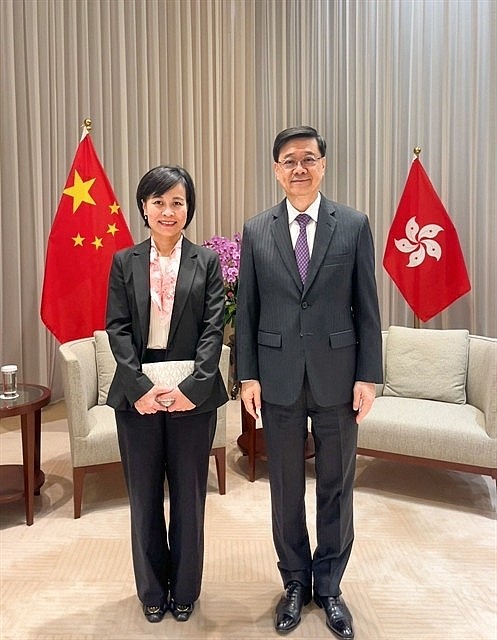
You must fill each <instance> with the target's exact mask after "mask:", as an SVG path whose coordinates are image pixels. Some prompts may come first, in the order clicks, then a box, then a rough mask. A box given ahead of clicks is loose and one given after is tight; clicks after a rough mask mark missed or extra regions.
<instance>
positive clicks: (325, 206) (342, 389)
mask: <svg viewBox="0 0 497 640" xmlns="http://www.w3.org/2000/svg"><path fill="white" fill-rule="evenodd" d="M235 337H236V367H237V378H238V379H239V380H248V379H256V380H259V381H260V383H261V387H262V398H263V400H264V401H266V402H269V403H272V404H280V405H285V406H288V405H290V404H293V403H294V402H295V401H296V400H297V398H298V396H299V393H300V391H301V389H302V384H303V379H304V372H307V376H308V380H309V384H310V387H311V391H312V393H313V396H314V399H315V401H316V402H317V403H318V404H319V405H320V406H332V405H337V404H344V403H347V402H351V401H352V389H353V385H354V382H355V381H357V380H360V381H363V382H378V383H379V382H381V381H382V364H381V358H382V356H381V324H380V315H379V309H378V299H377V292H376V281H375V271H374V247H373V240H372V236H371V231H370V227H369V222H368V219H367V217H366V216H365V215H364V214H363V213H360V212H358V211H355V210H354V209H351V208H350V207H346V206H344V205H341V204H337V203H335V202H331V201H330V200H327V199H326V198H324V197H321V203H320V208H319V214H318V222H317V227H316V234H315V239H314V246H313V250H312V256H311V261H310V264H309V270H308V275H307V279H306V282H305V285H304V286H303V285H302V282H301V280H300V276H299V273H298V270H297V264H296V261H295V255H294V252H293V248H292V242H291V238H290V231H289V225H288V213H287V206H286V200H283V201H282V202H281V203H280V204H278V205H276V206H275V207H272V208H271V209H268V210H267V211H264V212H262V213H260V214H259V215H257V216H255V217H254V218H252V219H250V220H249V221H247V222H246V223H245V225H244V229H243V237H242V250H241V264H240V279H239V289H238V306H237V313H236V331H235Z"/></svg>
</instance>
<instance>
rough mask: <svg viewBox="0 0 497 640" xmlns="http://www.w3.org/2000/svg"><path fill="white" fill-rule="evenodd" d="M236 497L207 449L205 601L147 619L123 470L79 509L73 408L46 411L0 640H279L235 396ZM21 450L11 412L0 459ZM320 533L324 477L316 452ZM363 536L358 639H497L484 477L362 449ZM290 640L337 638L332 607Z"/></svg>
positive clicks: (270, 558)
mask: <svg viewBox="0 0 497 640" xmlns="http://www.w3.org/2000/svg"><path fill="white" fill-rule="evenodd" d="M228 416H229V420H228V440H229V441H228V456H227V457H228V461H227V462H228V478H227V494H226V495H225V496H220V495H219V494H218V493H217V481H216V475H215V465H214V459H213V458H211V472H210V476H209V493H208V498H207V524H206V557H205V571H204V581H203V591H202V595H201V599H200V601H199V603H198V605H197V608H196V610H195V613H194V615H193V616H192V618H191V619H190V621H189V622H188V623H177V622H176V621H175V620H174V619H173V618H172V617H171V616H170V614H169V615H167V616H166V617H165V618H164V620H163V621H162V622H161V623H160V624H156V625H151V624H149V623H148V622H146V620H145V619H144V617H143V615H142V613H141V610H140V607H139V603H138V601H137V599H136V596H135V591H134V582H133V574H132V569H131V560H130V546H129V521H128V506H127V499H126V492H125V488H124V484H123V479H122V475H121V472H108V473H99V474H94V475H92V476H89V477H88V479H87V481H86V484H85V491H84V496H83V514H82V517H81V519H80V520H74V519H73V517H72V512H73V504H72V482H71V465H70V454H69V441H68V436H67V431H66V423H65V419H64V408H63V404H59V405H53V406H51V407H48V408H47V409H46V410H45V411H44V413H43V428H42V467H43V469H44V471H45V474H46V482H45V485H44V486H43V488H42V492H41V496H40V497H37V498H35V521H34V524H33V526H31V527H27V526H26V525H25V524H24V522H25V521H24V517H25V516H24V505H23V503H22V502H18V503H11V504H7V505H1V506H0V528H1V531H0V535H1V538H0V540H1V623H0V624H1V626H0V638H1V639H2V640H14V639H16V640H17V639H19V640H139V639H143V640H146V639H149V638H150V639H152V638H174V639H183V638H185V639H195V640H201V639H202V640H203V639H206V638H209V639H216V638H233V639H237V640H251V639H257V640H261V639H264V640H266V639H270V638H276V637H278V636H277V634H276V633H275V632H274V631H273V626H272V625H273V609H274V606H275V604H276V602H277V600H278V598H279V596H280V593H281V584H280V579H279V574H278V572H277V569H276V559H275V555H274V551H273V546H272V541H271V534H270V518H269V496H268V493H269V492H268V480H267V470H266V466H265V463H264V462H258V466H257V480H256V482H254V483H250V482H248V480H247V479H246V478H247V476H246V470H247V465H246V459H245V458H244V457H243V456H242V455H241V454H240V452H239V451H238V448H237V446H236V438H237V436H238V434H239V432H240V425H239V407H238V402H237V401H231V402H230V403H229V406H228ZM19 460H20V432H19V430H18V428H17V423H15V421H14V420H4V421H2V423H0V462H3V463H7V462H8V463H15V462H17V461H19ZM307 465H308V496H307V505H308V516H309V518H308V520H309V523H310V530H311V534H313V518H314V513H315V510H314V478H313V464H312V462H308V463H307ZM355 505H356V542H355V546H354V551H353V554H352V558H351V561H350V563H349V567H348V569H347V572H346V574H345V579H344V581H343V584H342V586H343V591H344V596H345V598H346V600H347V602H348V604H349V606H350V608H351V610H352V612H353V615H354V619H355V629H356V639H357V640H394V639H396V640H410V639H423V640H430V639H435V638H436V639H440V640H452V639H453V640H463V639H465V638H471V639H473V640H495V639H496V638H497V626H496V625H497V622H496V591H497V588H496V583H497V567H496V543H497V533H496V512H495V506H496V493H495V485H494V483H493V482H491V480H490V479H488V478H483V477H481V476H472V475H469V474H458V473H450V472H444V471H435V470H427V469H423V468H417V467H411V466H407V465H399V464H394V463H389V462H382V461H378V460H373V459H369V458H359V459H358V468H357V477H356V493H355ZM289 637H291V638H292V640H298V639H303V638H314V639H324V638H326V639H328V640H329V639H330V638H333V637H334V636H332V634H331V633H330V632H329V631H328V629H327V628H326V626H325V622H324V614H323V612H322V611H321V610H319V609H318V608H317V607H316V606H315V605H314V604H312V605H309V606H308V607H307V608H306V609H305V613H304V617H303V620H302V623H301V625H300V626H299V627H298V628H297V629H296V630H295V631H294V632H293V633H291V634H290V636H289Z"/></svg>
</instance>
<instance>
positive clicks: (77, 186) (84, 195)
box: [62, 170, 95, 213]
mask: <svg viewBox="0 0 497 640" xmlns="http://www.w3.org/2000/svg"><path fill="white" fill-rule="evenodd" d="M94 182H95V178H92V179H91V180H86V181H83V180H81V176H80V175H79V173H78V172H77V171H76V170H74V183H73V185H72V187H67V189H64V191H63V192H62V193H64V194H65V195H66V196H70V197H71V198H72V199H73V201H72V212H73V213H76V211H77V210H78V207H79V205H80V204H81V203H82V202H87V203H88V204H95V200H94V199H93V198H92V197H91V195H90V189H91V188H92V186H93V183H94Z"/></svg>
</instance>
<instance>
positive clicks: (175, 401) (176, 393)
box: [156, 387, 196, 413]
mask: <svg viewBox="0 0 497 640" xmlns="http://www.w3.org/2000/svg"><path fill="white" fill-rule="evenodd" d="M156 400H157V402H160V403H162V402H163V401H169V402H170V404H169V405H168V406H167V407H166V411H169V413H171V412H173V411H191V410H192V409H195V406H196V405H194V404H193V402H192V401H191V400H189V399H188V398H187V397H186V396H185V394H184V393H182V392H181V391H180V390H179V388H178V387H176V388H175V389H172V390H171V391H169V392H168V393H161V394H159V395H158V396H157V397H156ZM171 401H172V402H171Z"/></svg>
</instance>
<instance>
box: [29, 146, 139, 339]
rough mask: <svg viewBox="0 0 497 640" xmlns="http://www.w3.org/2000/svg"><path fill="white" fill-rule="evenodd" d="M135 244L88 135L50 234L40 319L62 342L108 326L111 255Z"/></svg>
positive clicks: (80, 149)
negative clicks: (106, 323) (108, 288)
mask: <svg viewBox="0 0 497 640" xmlns="http://www.w3.org/2000/svg"><path fill="white" fill-rule="evenodd" d="M132 244H133V238H132V237H131V234H130V232H129V229H128V226H127V224H126V221H125V219H124V217H123V215H122V212H121V208H120V206H119V204H118V202H117V199H116V196H115V195H114V192H113V190H112V187H111V185H110V182H109V180H108V178H107V176H106V174H105V171H104V169H103V167H102V165H101V164H100V161H99V159H98V156H97V154H96V152H95V148H94V146H93V143H92V141H91V138H90V136H89V135H85V136H84V138H83V139H82V140H81V142H80V143H79V146H78V148H77V150H76V155H75V156H74V161H73V163H72V167H71V170H70V172H69V176H68V178H67V182H66V186H65V189H64V191H63V193H62V197H61V199H60V202H59V207H58V209H57V213H56V215H55V219H54V221H53V225H52V230H51V232H50V237H49V238H48V247H47V258H46V263H45V277H44V281H43V292H42V298H41V319H42V320H43V322H44V323H45V325H46V326H47V328H48V329H49V330H50V331H51V332H52V333H53V334H54V336H55V337H56V338H57V340H59V342H61V343H62V342H67V341H68V340H75V339H77V338H84V337H86V336H91V335H93V332H94V331H95V330H97V329H103V328H104V327H105V311H106V305H107V287H108V280H109V271H110V265H111V262H112V256H113V255H114V253H115V251H116V250H118V249H121V248H123V247H128V246H130V245H132Z"/></svg>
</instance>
